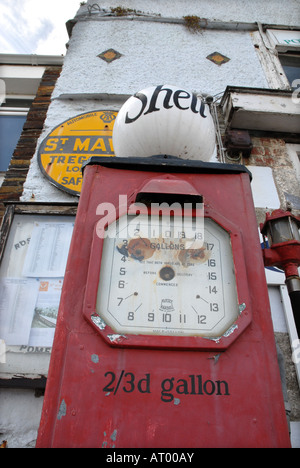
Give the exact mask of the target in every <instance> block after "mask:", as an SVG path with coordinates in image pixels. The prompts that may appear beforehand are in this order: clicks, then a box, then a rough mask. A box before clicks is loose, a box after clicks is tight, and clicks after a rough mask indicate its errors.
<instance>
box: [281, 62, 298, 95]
mask: <svg viewBox="0 0 300 468" xmlns="http://www.w3.org/2000/svg"><path fill="white" fill-rule="evenodd" d="M279 60H280V63H281V65H282V68H283V70H284V73H285V74H286V77H287V79H288V80H289V83H290V85H291V86H292V84H293V81H294V80H296V79H297V78H299V77H300V56H297V55H294V56H292V55H279ZM292 87H293V86H292ZM296 87H297V86H296V85H295V86H294V87H293V88H296Z"/></svg>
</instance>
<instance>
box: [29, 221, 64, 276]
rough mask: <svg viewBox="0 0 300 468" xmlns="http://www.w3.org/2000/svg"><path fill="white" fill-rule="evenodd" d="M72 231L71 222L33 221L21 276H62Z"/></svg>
mask: <svg viewBox="0 0 300 468" xmlns="http://www.w3.org/2000/svg"><path fill="white" fill-rule="evenodd" d="M72 231H73V223H38V222H36V223H34V228H33V231H32V235H31V240H30V244H29V246H28V250H27V254H26V258H25V262H24V267H23V273H22V274H23V276H27V277H38V278H41V277H45V278H57V277H63V276H64V274H65V268H66V263H67V257H68V251H69V246H70V242H71V236H72Z"/></svg>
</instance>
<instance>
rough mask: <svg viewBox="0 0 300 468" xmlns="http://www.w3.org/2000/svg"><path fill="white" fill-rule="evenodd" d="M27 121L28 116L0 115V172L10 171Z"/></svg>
mask: <svg viewBox="0 0 300 468" xmlns="http://www.w3.org/2000/svg"><path fill="white" fill-rule="evenodd" d="M25 121H26V114H23V115H3V114H0V172H5V171H7V169H8V166H9V163H10V160H11V157H12V155H13V152H14V149H15V147H16V146H17V143H18V140H19V138H20V135H21V133H22V129H23V125H24V123H25Z"/></svg>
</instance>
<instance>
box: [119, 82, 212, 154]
mask: <svg viewBox="0 0 300 468" xmlns="http://www.w3.org/2000/svg"><path fill="white" fill-rule="evenodd" d="M113 146H114V152H115V155H116V157H147V156H154V155H159V154H167V155H170V156H177V157H179V158H182V159H190V160H201V161H209V160H210V159H211V157H212V156H213V154H214V152H215V127H214V122H213V119H212V116H211V114H210V111H209V107H208V105H207V104H205V103H204V101H202V100H201V99H200V98H199V97H197V95H196V94H194V93H192V92H190V91H187V90H185V89H183V88H180V87H177V86H173V85H160V86H150V87H149V88H146V89H143V90H142V91H139V92H138V93H136V94H134V95H133V96H131V97H130V98H129V99H128V100H127V101H126V102H125V103H124V104H123V106H122V107H121V109H120V111H119V113H118V115H117V118H116V121H115V124H114V129H113Z"/></svg>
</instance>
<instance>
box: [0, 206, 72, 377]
mask: <svg viewBox="0 0 300 468" xmlns="http://www.w3.org/2000/svg"><path fill="white" fill-rule="evenodd" d="M56 210H58V208H56ZM68 210H69V212H70V213H73V212H74V209H73V207H72V208H68ZM43 211H44V213H47V214H40V213H34V212H30V213H26V214H23V212H22V207H21V208H17V209H16V208H15V207H14V206H13V205H11V206H9V207H8V209H7V212H6V215H5V218H4V221H3V224H2V232H1V233H0V234H1V237H2V239H3V242H2V243H1V245H0V248H1V246H3V245H4V243H5V249H3V251H2V252H0V260H1V264H0V329H1V336H0V363H1V365H0V386H1V382H2V381H3V379H4V380H6V381H7V380H11V379H12V378H13V375H16V374H17V375H19V377H20V384H21V380H22V378H23V380H24V379H28V378H29V377H28V376H29V375H30V378H31V379H32V376H35V379H38V378H40V376H46V375H47V372H48V366H49V361H50V353H51V348H52V343H53V338H54V332H55V326H56V320H57V313H58V307H59V302H60V296H61V290H62V285H63V279H64V273H65V266H66V261H67V256H68V251H69V245H70V241H71V236H72V231H73V226H74V221H75V216H74V215H71V214H70V215H68V216H65V215H58V214H51V211H52V212H53V208H51V207H49V206H47V207H45V208H44V210H43ZM65 212H66V208H64V213H65ZM74 214H75V213H74ZM1 254H2V255H1Z"/></svg>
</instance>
